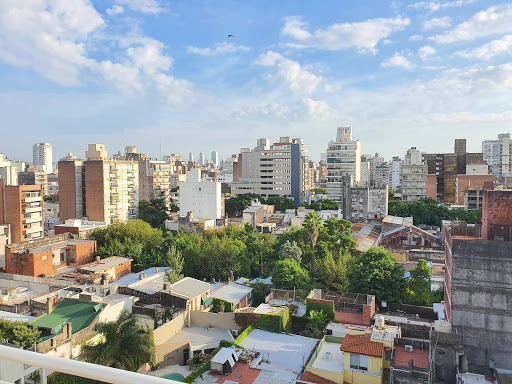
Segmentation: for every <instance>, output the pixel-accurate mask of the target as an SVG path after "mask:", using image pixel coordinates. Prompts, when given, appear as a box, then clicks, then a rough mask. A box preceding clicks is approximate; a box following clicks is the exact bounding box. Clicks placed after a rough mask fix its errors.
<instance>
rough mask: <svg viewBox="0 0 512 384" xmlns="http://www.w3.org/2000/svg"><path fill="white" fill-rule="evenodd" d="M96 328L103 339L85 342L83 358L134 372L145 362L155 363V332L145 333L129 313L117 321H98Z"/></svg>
mask: <svg viewBox="0 0 512 384" xmlns="http://www.w3.org/2000/svg"><path fill="white" fill-rule="evenodd" d="M94 329H95V330H96V331H97V332H100V333H101V335H102V336H103V340H102V341H100V342H99V343H87V342H86V343H84V344H83V345H82V354H81V355H80V359H82V360H85V361H88V362H90V363H94V364H101V365H106V366H108V367H114V368H119V369H124V370H127V371H132V372H135V371H136V370H137V369H139V368H140V366H141V365H142V364H144V363H152V361H153V356H154V344H153V336H152V332H144V331H143V330H142V329H141V328H140V327H139V326H138V325H137V324H136V320H135V318H134V317H129V314H128V313H127V312H126V313H123V314H122V315H121V317H120V318H119V320H118V321H117V322H108V323H98V324H96V326H95V327H94Z"/></svg>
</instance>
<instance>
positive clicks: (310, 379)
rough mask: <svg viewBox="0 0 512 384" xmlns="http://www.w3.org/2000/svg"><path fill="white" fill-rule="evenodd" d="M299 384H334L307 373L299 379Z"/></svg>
mask: <svg viewBox="0 0 512 384" xmlns="http://www.w3.org/2000/svg"><path fill="white" fill-rule="evenodd" d="M298 382H299V383H303V382H306V383H314V384H336V383H335V382H334V381H331V380H328V379H324V378H323V377H320V376H318V375H315V374H314V373H311V372H309V371H306V372H304V374H303V375H302V377H301V378H300V381H298Z"/></svg>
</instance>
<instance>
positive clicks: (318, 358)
mask: <svg viewBox="0 0 512 384" xmlns="http://www.w3.org/2000/svg"><path fill="white" fill-rule="evenodd" d="M342 342H343V338H341V337H333V336H325V337H324V338H323V339H322V341H321V342H320V344H319V346H318V348H317V349H316V351H315V353H314V354H313V357H312V358H311V361H310V362H309V364H308V367H311V368H315V369H320V370H322V371H329V372H335V373H343V370H344V369H345V357H344V355H345V354H344V353H343V352H342V351H341V350H340V347H341V343H342Z"/></svg>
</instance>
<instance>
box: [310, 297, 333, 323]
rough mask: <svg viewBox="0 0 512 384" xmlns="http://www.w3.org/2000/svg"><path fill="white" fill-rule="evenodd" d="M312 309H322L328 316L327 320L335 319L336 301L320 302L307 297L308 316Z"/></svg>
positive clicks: (318, 310) (317, 310)
mask: <svg viewBox="0 0 512 384" xmlns="http://www.w3.org/2000/svg"><path fill="white" fill-rule="evenodd" d="M311 311H316V312H320V311H322V312H323V313H324V315H325V316H326V318H327V320H331V321H332V320H334V315H335V313H334V312H335V311H334V303H330V304H328V303H325V304H324V303H319V302H318V301H315V300H312V299H306V316H309V313H310V312H311Z"/></svg>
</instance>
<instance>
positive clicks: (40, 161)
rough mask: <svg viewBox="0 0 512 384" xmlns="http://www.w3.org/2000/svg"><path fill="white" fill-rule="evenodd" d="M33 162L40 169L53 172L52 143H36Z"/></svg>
mask: <svg viewBox="0 0 512 384" xmlns="http://www.w3.org/2000/svg"><path fill="white" fill-rule="evenodd" d="M32 152H33V162H34V165H35V166H36V168H37V170H38V171H41V172H45V173H53V163H52V146H51V144H50V143H36V144H34V145H33V146H32Z"/></svg>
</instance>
